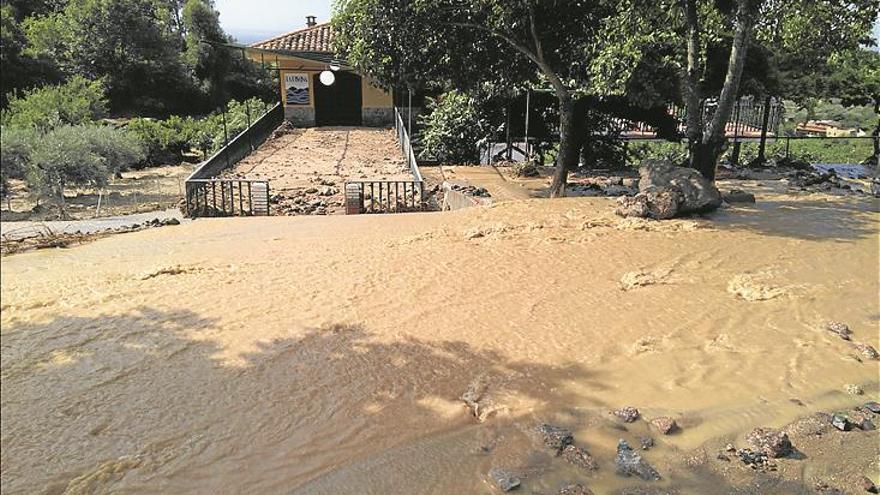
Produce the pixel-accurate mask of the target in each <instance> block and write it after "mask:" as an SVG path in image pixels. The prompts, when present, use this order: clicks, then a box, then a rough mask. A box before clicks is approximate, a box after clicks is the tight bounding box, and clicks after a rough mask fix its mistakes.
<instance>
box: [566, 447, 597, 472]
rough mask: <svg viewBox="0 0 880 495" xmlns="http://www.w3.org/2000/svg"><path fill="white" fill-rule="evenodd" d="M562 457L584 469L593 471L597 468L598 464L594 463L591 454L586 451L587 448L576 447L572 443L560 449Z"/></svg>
mask: <svg viewBox="0 0 880 495" xmlns="http://www.w3.org/2000/svg"><path fill="white" fill-rule="evenodd" d="M562 458H563V459H565V460H566V461H568V462H570V463H571V464H574V465H575V466H577V467H579V468H581V469H584V470H586V471H595V470H596V469H599V465H598V464H597V463H596V460H595V459H593V456H591V455H590V453H589V452H587V449H583V448H581V447H576V446H574V445H568V446H566V447H565V448H564V449H562Z"/></svg>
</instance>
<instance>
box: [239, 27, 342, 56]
mask: <svg viewBox="0 0 880 495" xmlns="http://www.w3.org/2000/svg"><path fill="white" fill-rule="evenodd" d="M251 46H252V47H253V48H260V49H263V50H279V51H288V52H326V53H332V52H333V27H332V26H331V25H330V23H329V22H325V23H323V24H318V25H316V26H312V27H307V28H304V29H299V30H297V31H292V32H290V33H287V34H282V35H281V36H276V37H274V38H271V39H268V40H266V41H259V42H257V43H254V44H253V45H251Z"/></svg>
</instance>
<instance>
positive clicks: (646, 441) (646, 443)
mask: <svg viewBox="0 0 880 495" xmlns="http://www.w3.org/2000/svg"><path fill="white" fill-rule="evenodd" d="M639 444H641V446H642V450H651V448H652V447H653V446H654V439H653V438H651V437H639Z"/></svg>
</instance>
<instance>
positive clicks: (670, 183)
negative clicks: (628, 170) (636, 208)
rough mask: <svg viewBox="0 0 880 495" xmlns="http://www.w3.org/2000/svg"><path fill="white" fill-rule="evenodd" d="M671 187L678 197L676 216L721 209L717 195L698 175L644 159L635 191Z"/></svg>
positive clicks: (706, 181)
mask: <svg viewBox="0 0 880 495" xmlns="http://www.w3.org/2000/svg"><path fill="white" fill-rule="evenodd" d="M664 188H672V189H674V190H677V192H678V193H679V194H680V200H681V202H680V205H679V207H678V213H679V214H681V215H685V214H689V213H703V212H707V211H712V210H714V209H716V208H718V207H719V206H721V192H720V191H718V188H717V187H715V185H714V184H713V183H712V182H710V181H709V180H707V179H706V178H705V177H703V175H702V174H700V172H698V171H696V170H694V169H692V168H685V167H676V166H674V165H673V164H672V162H671V161H669V160H657V159H650V158H649V159H647V160H644V161H643V162H642V166H641V168H639V191H640V192H648V191H652V190H660V189H664Z"/></svg>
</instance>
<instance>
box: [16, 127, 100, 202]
mask: <svg viewBox="0 0 880 495" xmlns="http://www.w3.org/2000/svg"><path fill="white" fill-rule="evenodd" d="M88 127H89V126H85V125H78V126H61V127H58V128H56V129H53V130H52V131H49V132H48V133H46V134H45V135H43V136H41V137H40V139H38V141H37V143H36V145H35V146H34V150H33V153H32V154H31V160H30V161H31V163H30V166H29V167H28V171H27V174H26V177H27V182H28V186H29V187H30V189H31V191H32V192H36V193H38V194H41V195H50V196H52V197H54V198H56V199H58V200H59V201H60V206H61V208H62V214H63V203H64V190H65V188H66V187H69V186H85V185H91V186H98V187H100V186H103V185H105V184H106V183H107V178H108V177H109V176H110V172H111V171H110V169H109V168H108V167H107V160H105V159H104V157H102V156H101V155H99V154H98V153H97V152H96V150H95V149H94V147H93V144H92V142H91V140H90V139H89V135H88V133H89V131H88V130H87V128H88Z"/></svg>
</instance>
